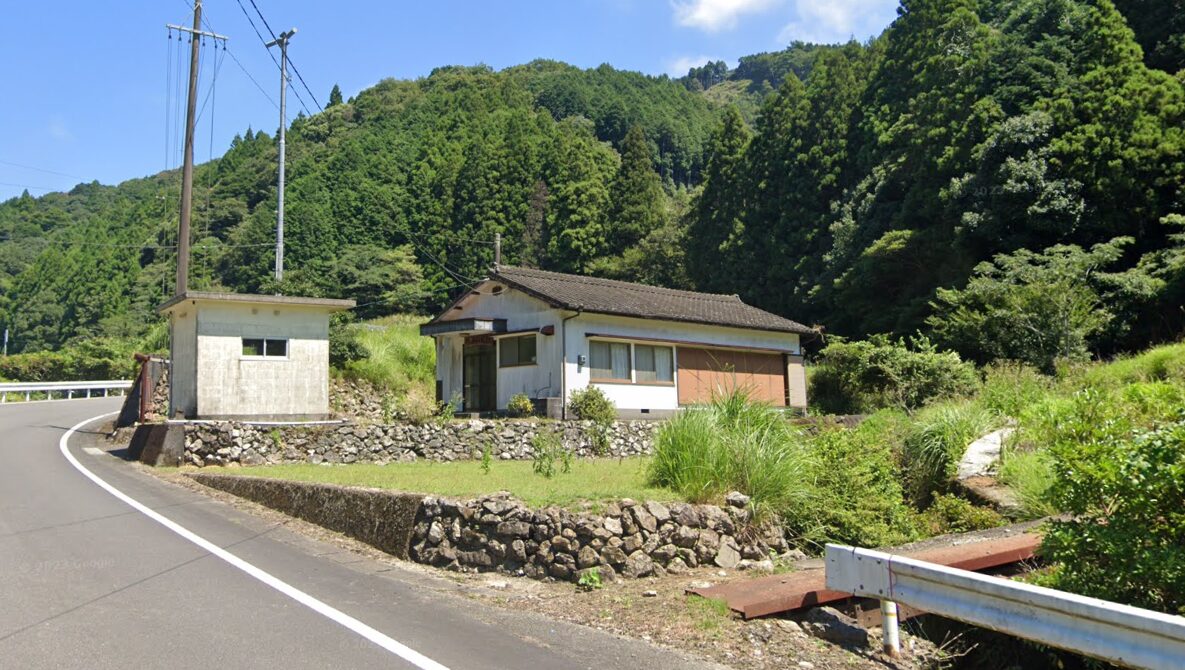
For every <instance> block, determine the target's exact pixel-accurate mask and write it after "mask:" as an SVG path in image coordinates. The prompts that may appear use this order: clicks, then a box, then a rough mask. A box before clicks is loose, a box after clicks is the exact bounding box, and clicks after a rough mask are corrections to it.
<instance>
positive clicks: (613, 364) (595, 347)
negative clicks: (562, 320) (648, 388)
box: [588, 340, 675, 384]
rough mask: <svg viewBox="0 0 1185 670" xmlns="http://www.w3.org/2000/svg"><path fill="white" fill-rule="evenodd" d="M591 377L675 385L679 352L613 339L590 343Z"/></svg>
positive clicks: (602, 380)
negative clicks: (676, 360)
mask: <svg viewBox="0 0 1185 670" xmlns="http://www.w3.org/2000/svg"><path fill="white" fill-rule="evenodd" d="M588 354H589V355H588V364H589V365H588V367H589V377H590V378H591V380H592V381H594V382H597V381H601V382H616V383H627V384H628V383H634V384H673V383H674V382H675V349H674V347H669V346H663V345H659V344H635V343H632V342H615V341H612V340H590V341H589V343H588Z"/></svg>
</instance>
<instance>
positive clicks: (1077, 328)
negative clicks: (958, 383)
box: [926, 238, 1134, 373]
mask: <svg viewBox="0 0 1185 670" xmlns="http://www.w3.org/2000/svg"><path fill="white" fill-rule="evenodd" d="M1133 241H1134V240H1133V239H1132V238H1116V239H1114V240H1111V241H1110V242H1106V243H1103V244H1096V245H1094V246H1093V247H1091V248H1090V249H1089V250H1083V249H1082V248H1081V247H1077V246H1074V245H1056V246H1052V247H1049V248H1047V249H1043V250H1041V251H1036V252H1035V251H1030V250H1028V249H1019V250H1017V251H1014V252H1012V253H1010V254H998V255H996V256H995V257H994V258H992V260H991V261H987V262H984V263H980V264H979V265H977V266H976V267H975V272H974V274H973V275H972V276H971V277H970V278H969V279H968V281H967V284H966V285H965V286H964V287H963V288H960V289H943V288H940V289H938V291H937V299H936V300H935V301H934V302H932V303H931V307H932V308H933V314H932V315H931V316H930V317H929V318H928V319H926V323H927V325H929V326H930V328H931V332H932V333H934V336H935V337H936V338H937V339H938V340H939V341H940V342H942V343H943V344H945V345H946V346H949V347H951V348H953V349H956V350H958V351H959V352H961V353H963V354H964V355H966V356H968V357H970V358H972V359H974V360H976V361H979V362H981V363H988V362H990V361H993V360H1001V359H1011V360H1020V361H1024V362H1025V363H1028V364H1029V365H1032V366H1034V367H1036V368H1038V369H1040V370H1042V371H1043V372H1046V373H1051V372H1053V371H1054V368H1055V364H1056V363H1057V361H1059V360H1067V359H1068V360H1086V359H1088V358H1089V353H1088V352H1089V346H1090V344H1091V343H1092V342H1093V341H1094V340H1095V339H1096V338H1098V337H1099V336H1100V335H1101V334H1102V333H1104V332H1105V331H1106V330H1107V328H1108V326H1109V324H1110V323H1111V321H1112V320H1113V319H1114V314H1113V313H1112V312H1111V311H1110V309H1111V308H1113V307H1114V305H1115V303H1116V302H1117V299H1116V297H1115V296H1111V297H1112V299H1111V300H1110V301H1108V300H1105V298H1107V297H1108V295H1107V294H1108V293H1110V292H1111V291H1110V290H1109V288H1108V286H1107V284H1108V282H1107V281H1106V279H1107V277H1108V275H1107V274H1106V273H1104V272H1101V271H1100V269H1101V268H1103V267H1105V266H1107V265H1109V264H1112V263H1114V262H1115V261H1117V260H1119V259H1120V258H1122V256H1123V253H1124V247H1126V246H1128V245H1130V244H1131V243H1132V242H1133Z"/></svg>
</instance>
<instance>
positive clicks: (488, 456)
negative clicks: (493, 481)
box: [481, 440, 494, 475]
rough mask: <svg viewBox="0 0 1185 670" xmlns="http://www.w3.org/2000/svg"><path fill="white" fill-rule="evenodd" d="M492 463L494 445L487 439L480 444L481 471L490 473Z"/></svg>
mask: <svg viewBox="0 0 1185 670" xmlns="http://www.w3.org/2000/svg"><path fill="white" fill-rule="evenodd" d="M493 463H494V447H493V445H492V444H491V443H490V441H489V440H486V441H485V442H482V444H481V471H482V474H487V475H488V474H490V466H491V465H493Z"/></svg>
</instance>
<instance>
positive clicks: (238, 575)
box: [0, 399, 716, 670]
mask: <svg viewBox="0 0 1185 670" xmlns="http://www.w3.org/2000/svg"><path fill="white" fill-rule="evenodd" d="M118 402H119V399H93V400H74V401H59V402H43V403H12V404H7V405H4V406H0V459H2V460H0V603H3V606H2V607H0V667H3V668H127V667H146V668H162V667H168V668H203V669H209V668H258V667H283V668H306V667H307V668H375V667H394V668H413V667H417V664H416V663H415V662H414V661H416V658H417V656H416V654H419V655H422V656H421V657H420V658H422V659H425V660H426V662H428V663H435V664H439V665H442V666H445V667H448V668H623V669H624V668H628V669H629V670H636V669H637V668H697V667H716V666H710V665H708V664H701V663H699V662H698V661H694V660H692V659H689V658H687V657H685V656H682V655H680V654H676V653H674V652H671V651H669V650H666V649H661V648H659V647H655V646H652V645H649V644H646V643H644V642H639V641H635V640H626V639H623V638H620V637H617V636H613V635H610V634H607V633H604V632H601V631H597V630H594V629H590V628H585V627H581V626H575V625H571V624H566V623H562V622H556V621H553V620H549V619H546V618H543V617H541V616H537V615H534V614H530V613H522V612H515V611H510V610H499V609H491V608H489V607H485V606H482V605H480V604H478V603H475V602H473V601H470V600H467V599H464V598H461V597H457V596H454V595H451V594H448V593H445V592H443V591H442V590H441V588H440V586H439V583H438V581H437V580H435V579H434V578H432V577H426V576H424V575H423V574H422V573H420V572H418V571H411V570H407V571H405V570H401V569H399V568H394V569H393V568H392V567H391V565H390V564H388V563H382V562H377V561H371V560H369V559H367V558H364V557H362V556H359V555H356V554H352V553H349V552H344V551H342V550H341V549H340V548H338V547H336V546H333V545H329V544H325V543H321V542H317V541H315V540H312V539H309V538H307V537H304V536H301V535H297V534H295V533H293V532H291V531H288V530H286V529H285V528H283V527H282V526H279V525H277V524H275V523H272V522H269V521H266V520H264V519H261V518H259V517H256V516H253V515H250V514H246V513H244V512H241V511H238V510H236V509H234V508H232V507H230V506H228V505H225V504H223V503H220V502H217V501H214V500H212V499H210V498H207V497H205V496H202V495H200V494H198V493H194V492H192V491H189V490H186V489H183V488H180V487H177V486H175V485H172V484H169V483H167V482H164V481H161V480H159V479H157V478H155V477H152V476H150V475H147V474H144V473H141V472H138V471H137V470H136V469H135V468H133V467H132V466H131V465H130V464H128V463H126V462H123V461H121V460H119V459H118V458H115V457H114V456H112V455H109V454H107V453H94V451H93V450H94V448H96V447H97V448H99V449H104V450H106V449H111V448H113V447H112V445H111V444H110V443H108V442H107V441H106V440H105V439H103V438H102V437H101V436H100V435H98V434H97V433H96V432H95V431H94V430H88V428H90V429H93V428H95V427H97V425H98V423H97V422H96V423H92V424H88V426H84V427H83V428H82V429H81V430H79V431H78V432H77V433H75V434H74V435H73V436H72V437H71V438H70V440H68V449H69V452H70V454H71V455H72V456H73V457H74V458H75V459H76V460H77V461H78V462H79V464H80V465H81V466H82V467H83V468H85V469H87V470H89V471H91V472H92V473H93V474H94V475H95V476H96V477H98V478H99V479H101V480H102V481H104V482H107V483H108V484H109V485H110V486H112V487H114V488H115V489H117V490H118V491H121V492H122V493H123V494H125V495H127V496H128V497H130V498H131V499H133V500H135V501H137V502H139V503H140V504H142V505H144V506H145V507H147V508H149V509H151V510H154V511H155V512H156V513H158V514H160V515H162V516H163V517H165V518H166V519H168V520H169V521H171V522H173V523H174V524H178V525H179V526H181V527H183V528H184V529H186V530H188V531H190V532H191V533H193V534H195V535H196V536H198V537H200V538H202V539H204V540H205V541H208V542H209V543H212V544H213V545H216V547H219V548H221V549H223V550H225V552H229V553H230V554H232V555H233V557H235V558H237V559H240V560H241V561H243V562H245V563H246V564H249V565H250V566H251V567H252V568H254V569H255V570H257V571H259V572H261V573H265V574H267V575H268V576H270V577H272V578H273V579H274V580H276V581H278V582H282V583H284V584H287V585H291V587H293V588H294V589H298V590H299V591H300V592H303V593H304V594H307V595H308V596H309V597H310V598H311V599H312V600H314V601H315V602H319V603H322V604H324V605H325V608H326V609H329V610H335V611H340V612H341V613H344V615H345V616H346V617H348V618H352V619H353V620H356V621H358V622H361V623H362V624H364V625H365V626H368V627H370V628H372V629H374V630H376V631H377V632H378V633H379V634H380V636H386V637H388V638H390V639H392V640H394V641H397V643H398V644H399V645H402V646H405V647H406V648H408V649H410V650H412V651H413V652H414V653H413V654H412V655H411V656H408V655H402V656H401V655H399V654H396V653H392V651H391V650H390V649H388V648H384V647H382V646H379V645H378V644H375V642H372V641H371V640H369V639H367V638H366V637H363V636H362V635H359V633H358V632H356V629H355V630H351V629H350V628H349V627H347V626H345V625H342V623H341V622H340V621H335V620H333V619H331V618H329V617H328V616H326V615H325V614H324V611H321V612H319V611H316V610H315V609H313V608H312V607H310V606H309V604H308V603H307V602H305V603H302V602H299V601H298V600H296V599H294V598H293V597H292V596H291V594H285V593H283V592H281V591H280V590H277V588H275V587H274V585H269V584H268V583H265V582H264V581H260V579H259V578H258V577H257V576H255V577H253V576H251V575H249V574H248V573H247V572H244V570H243V569H241V567H235V566H234V565H232V564H230V563H228V562H227V561H226V560H224V558H220V557H219V556H217V555H215V554H214V553H212V552H211V551H208V550H207V549H203V548H202V547H201V546H199V545H197V544H194V543H193V542H191V541H190V540H187V539H185V538H184V537H182V536H181V535H179V534H178V533H176V532H174V531H173V530H170V529H169V528H166V527H165V526H164V525H162V524H161V523H158V522H157V521H154V520H153V519H151V518H149V517H148V516H146V515H145V514H144V513H142V512H141V511H138V510H136V509H134V508H133V507H131V506H130V505H129V504H128V503H126V502H124V501H121V500H120V499H118V498H117V497H115V496H114V495H112V493H110V492H108V491H107V490H104V489H103V488H101V487H100V486H99V485H97V484H96V483H95V482H92V481H91V480H90V479H88V478H86V477H85V476H84V475H83V474H82V473H81V472H80V471H79V470H77V469H75V467H74V466H72V465H71V464H70V463H69V462H68V460H67V459H66V458H65V457H64V456H63V454H62V453H61V452H60V451H59V449H58V443H59V440H60V438H61V437H62V435H63V434H64V433H65V432H66V431H67V429H69V428H70V427H71V426H73V425H75V424H77V423H79V422H81V421H84V420H85V419H87V418H89V417H94V416H97V415H100V414H105V413H107V412H112V411H115V410H116V409H117V408H118ZM88 447H89V449H88ZM219 553H222V552H219ZM408 659H410V661H409V660H408ZM418 666H419V667H426V666H425V665H424V663H422V662H421V663H419V664H418Z"/></svg>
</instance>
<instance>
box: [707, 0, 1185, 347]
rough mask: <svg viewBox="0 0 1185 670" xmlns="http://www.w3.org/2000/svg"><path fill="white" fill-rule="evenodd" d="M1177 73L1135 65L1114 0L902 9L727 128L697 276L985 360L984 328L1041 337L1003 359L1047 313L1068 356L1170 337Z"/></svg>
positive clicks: (993, 1)
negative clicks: (1068, 328)
mask: <svg viewBox="0 0 1185 670" xmlns="http://www.w3.org/2000/svg"><path fill="white" fill-rule="evenodd" d="M1131 4H1133V5H1138V4H1140V3H1131ZM1183 79H1185V75H1183V74H1177V75H1176V76H1174V75H1172V74H1169V73H1168V72H1165V71H1162V70H1158V69H1154V68H1149V67H1147V66H1146V65H1145V64H1144V62H1143V60H1142V54H1141V49H1140V47H1139V44H1138V43H1137V42H1136V40H1135V39H1134V35H1133V33H1132V31H1131V30H1130V28H1129V27H1128V25H1127V24H1126V22H1125V20H1124V17H1123V16H1122V15H1121V14H1120V13H1119V12H1118V11H1117V10H1116V8H1115V6H1114V5H1112V4H1111V3H1110V2H1108V1H1107V0H980V1H978V2H977V1H975V0H906V2H904V3H903V9H902V12H901V14H900V16H899V18H898V19H897V20H896V21H895V22H894V23H893V25H892V26H891V27H890V29H889V30H888V31H887V32H886V33H885V34H884V35H883V37H882V38H881V39H879V40H876V41H875V42H873V43H872V44H870V45H868V46H866V47H860V46H856V45H849V46H847V47H845V48H843V49H832V50H826V51H824V52H822V53H820V54H819V55H818V57H817V58H816V59H815V60H814V63H813V66H812V68H811V70H810V73H809V75H808V76H807V77H806V79H805V81H800V80H798V79H797V78H795V77H787V78H786V79H785V81H784V83H783V84H782V85H781V87H780V88H779V90H778V93H777V95H775V96H771V97H769V98H767V99H766V102H765V104H764V106H763V107H762V110H761V112H760V115H759V117H758V119H757V121H756V123H755V126H754V127H753V128H752V129H750V128H748V127H746V125H745V124H744V123H743V122H742V119H741V118H740V116H739V115H737V114H729V115H727V116H726V117H725V121H724V124H723V126H722V128H721V130H720V131H719V132H718V133H717V135H716V136H715V138H714V140H713V154H712V158H711V159H710V161H709V167H708V170H707V173H706V174H707V180H706V184H705V185H704V187H703V193H702V196H701V197H700V198H699V200H698V202H697V204H696V205H695V211H694V214H693V216H692V217H691V222H690V230H689V233H688V251H687V253H688V264H687V266H688V268H689V269H690V271H691V276H692V280H693V281H694V282H695V283H697V284H698V285H700V286H704V287H706V288H709V289H711V290H716V291H724V292H736V293H739V294H741V295H742V296H743V297H744V298H746V299H748V300H751V301H753V302H755V303H757V304H759V305H762V306H764V307H767V308H769V309H772V310H774V311H777V312H780V313H784V314H793V315H795V317H796V318H799V319H802V320H805V321H808V322H816V323H823V324H825V325H826V326H827V327H828V329H829V330H830V331H831V332H835V333H841V334H845V335H865V334H868V333H874V332H891V333H910V332H913V331H915V330H916V329H919V328H920V329H923V330H930V331H933V333H934V334H935V335H937V336H939V337H940V339H941V340H942V343H943V344H946V345H949V346H953V347H956V348H958V349H959V350H960V351H962V352H963V353H965V354H968V355H972V356H974V357H975V358H977V359H981V360H990V359H992V358H995V357H1000V356H1004V357H1008V356H1009V353H1007V352H997V351H990V348H991V346H990V343H988V342H985V341H983V340H984V339H986V338H989V337H991V335H992V334H993V329H994V328H998V329H1000V330H1004V329H1007V330H1011V331H1013V332H1014V333H1015V332H1019V331H1024V330H1030V331H1033V333H1034V334H1033V335H1031V336H1029V337H1027V338H1020V339H1016V338H1013V339H1011V340H1009V341H1007V342H1005V344H1004V346H1006V347H1008V346H1011V347H1012V352H1011V354H1010V355H1011V356H1013V357H1015V356H1018V355H1021V354H1022V353H1023V352H1024V351H1025V350H1026V348H1027V347H1038V346H1048V343H1045V342H1037V341H1036V340H1037V339H1040V338H1041V337H1043V336H1044V334H1045V333H1046V332H1048V331H1049V329H1051V328H1059V327H1060V326H1059V325H1058V323H1057V322H1058V321H1059V320H1064V321H1067V322H1073V323H1074V324H1075V326H1080V327H1078V328H1077V329H1076V333H1075V334H1074V335H1073V336H1072V338H1071V339H1073V338H1077V339H1085V340H1086V342H1085V343H1081V342H1078V343H1075V342H1067V343H1064V344H1065V346H1067V347H1070V348H1072V349H1074V350H1075V351H1080V350H1081V345H1082V344H1087V345H1089V346H1091V347H1093V348H1094V349H1096V350H1102V351H1113V350H1114V349H1115V348H1117V347H1124V346H1138V345H1141V344H1144V343H1146V342H1148V341H1149V340H1155V339H1161V338H1170V337H1174V336H1176V335H1178V334H1179V333H1180V332H1181V324H1182V310H1181V305H1182V297H1183V294H1182V291H1181V283H1182V275H1181V271H1182V266H1181V245H1182V242H1181V239H1182V238H1181V237H1180V233H1183V232H1185V230H1182V229H1181V227H1180V224H1181V223H1183V222H1185V219H1182V216H1181V215H1182V213H1183V212H1185V190H1183V189H1185V95H1183V91H1182V81H1183ZM1056 245H1074V246H1064V247H1058V246H1056ZM1095 245H1106V246H1104V247H1099V248H1094V247H1095ZM1001 254H1007V255H1008V256H1003V257H997V256H998V255H1001ZM993 259H995V260H994V263H993V264H992V265H980V264H981V263H984V262H986V261H990V260H993ZM719 268H738V269H741V268H743V269H744V270H743V271H739V270H738V271H735V272H721V271H719ZM972 277H975V278H976V279H975V280H974V281H972V282H971V283H970V284H969V279H971V278H972ZM964 287H966V290H955V291H950V290H948V291H942V289H963V288H964Z"/></svg>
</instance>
